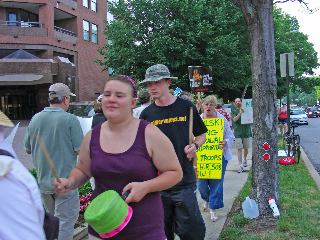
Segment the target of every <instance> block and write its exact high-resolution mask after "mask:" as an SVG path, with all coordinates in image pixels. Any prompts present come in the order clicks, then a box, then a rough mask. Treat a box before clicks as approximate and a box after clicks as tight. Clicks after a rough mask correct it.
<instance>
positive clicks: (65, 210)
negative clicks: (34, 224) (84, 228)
mask: <svg viewBox="0 0 320 240" xmlns="http://www.w3.org/2000/svg"><path fill="white" fill-rule="evenodd" d="M41 197H42V202H43V205H44V208H45V210H46V211H47V212H49V213H51V214H54V215H55V216H56V217H58V218H59V221H60V224H59V237H58V240H72V239H73V231H74V224H75V223H76V221H77V219H78V217H79V209H80V201H79V193H78V189H75V190H71V191H70V192H67V193H65V194H62V195H57V194H41Z"/></svg>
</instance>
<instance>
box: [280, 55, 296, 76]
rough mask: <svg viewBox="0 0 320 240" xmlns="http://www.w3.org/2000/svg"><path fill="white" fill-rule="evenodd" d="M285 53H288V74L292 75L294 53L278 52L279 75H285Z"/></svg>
mask: <svg viewBox="0 0 320 240" xmlns="http://www.w3.org/2000/svg"><path fill="white" fill-rule="evenodd" d="M286 55H288V63H289V76H290V77H294V53H293V52H291V53H282V54H280V70H281V77H286V76H287V75H286V68H287V64H286Z"/></svg>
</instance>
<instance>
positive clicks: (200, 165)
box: [197, 118, 224, 179]
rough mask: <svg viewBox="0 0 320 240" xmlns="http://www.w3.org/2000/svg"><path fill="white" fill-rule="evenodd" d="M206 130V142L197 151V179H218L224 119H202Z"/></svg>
mask: <svg viewBox="0 0 320 240" xmlns="http://www.w3.org/2000/svg"><path fill="white" fill-rule="evenodd" d="M203 122H204V124H205V125H206V126H207V128H208V132H207V133H206V142H205V143H204V144H203V145H202V146H201V147H199V148H198V150H197V170H198V178H204V179H220V178H221V169H222V149H221V147H220V145H219V141H222V140H223V126H224V118H208V119H203Z"/></svg>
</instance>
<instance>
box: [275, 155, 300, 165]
mask: <svg viewBox="0 0 320 240" xmlns="http://www.w3.org/2000/svg"><path fill="white" fill-rule="evenodd" d="M279 163H280V164H282V165H289V164H293V163H297V161H296V160H294V159H293V157H287V158H281V159H279Z"/></svg>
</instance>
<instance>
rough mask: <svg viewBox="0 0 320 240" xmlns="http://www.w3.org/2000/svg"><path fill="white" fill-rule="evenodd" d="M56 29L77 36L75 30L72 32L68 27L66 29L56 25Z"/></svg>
mask: <svg viewBox="0 0 320 240" xmlns="http://www.w3.org/2000/svg"><path fill="white" fill-rule="evenodd" d="M54 30H55V31H57V32H61V33H65V34H68V35H70V36H73V37H75V36H76V33H75V32H72V31H70V30H67V29H64V28H61V27H57V26H54Z"/></svg>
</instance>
